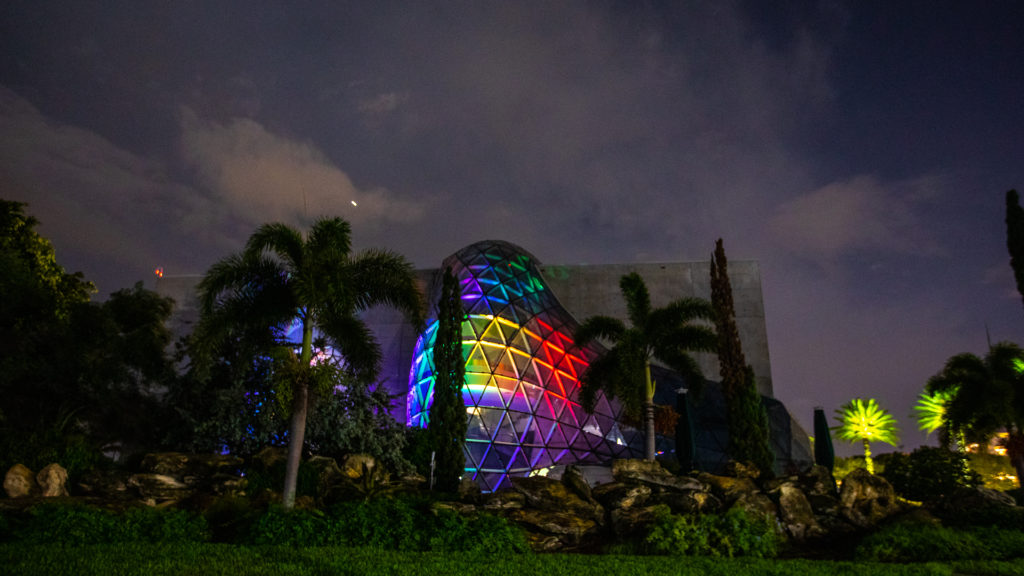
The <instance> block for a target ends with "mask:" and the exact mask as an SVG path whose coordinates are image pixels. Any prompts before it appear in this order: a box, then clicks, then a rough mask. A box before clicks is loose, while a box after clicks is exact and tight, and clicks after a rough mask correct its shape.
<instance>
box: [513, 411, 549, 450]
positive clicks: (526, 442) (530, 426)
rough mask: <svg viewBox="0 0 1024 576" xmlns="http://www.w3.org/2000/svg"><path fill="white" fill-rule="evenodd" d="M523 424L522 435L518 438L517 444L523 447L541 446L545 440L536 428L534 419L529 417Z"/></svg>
mask: <svg viewBox="0 0 1024 576" xmlns="http://www.w3.org/2000/svg"><path fill="white" fill-rule="evenodd" d="M524 424H525V425H524V426H521V428H522V429H523V433H522V435H521V436H520V437H519V443H520V444H522V445H523V446H543V445H544V444H545V440H546V439H545V438H544V435H543V434H542V433H541V431H540V428H538V427H537V420H536V418H532V417H530V418H528V420H527V422H525V423H524Z"/></svg>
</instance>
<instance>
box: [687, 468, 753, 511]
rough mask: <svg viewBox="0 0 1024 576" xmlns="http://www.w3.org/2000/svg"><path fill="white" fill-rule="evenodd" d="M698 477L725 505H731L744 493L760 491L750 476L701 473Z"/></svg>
mask: <svg viewBox="0 0 1024 576" xmlns="http://www.w3.org/2000/svg"><path fill="white" fill-rule="evenodd" d="M698 479H699V480H700V481H701V482H702V483H704V484H706V485H707V486H708V487H710V489H711V492H712V493H713V494H714V495H715V496H717V497H718V498H720V499H721V500H722V502H724V503H725V504H726V505H732V503H733V502H735V501H736V500H737V499H738V498H740V497H741V496H742V495H744V494H750V493H754V492H760V490H759V489H758V487H757V484H755V483H754V481H753V480H751V479H750V478H735V477H732V476H716V475H714V474H706V473H701V474H699V475H698Z"/></svg>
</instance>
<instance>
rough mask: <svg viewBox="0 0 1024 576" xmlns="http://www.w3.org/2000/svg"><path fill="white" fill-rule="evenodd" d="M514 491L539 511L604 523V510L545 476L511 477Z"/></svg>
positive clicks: (592, 501)
mask: <svg viewBox="0 0 1024 576" xmlns="http://www.w3.org/2000/svg"><path fill="white" fill-rule="evenodd" d="M509 480H510V482H511V484H512V489H513V490H515V491H516V492H519V493H521V494H523V496H525V497H526V504H527V505H528V506H529V507H531V508H535V509H538V510H555V511H558V512H559V513H565V514H571V515H576V516H579V517H580V518H582V519H587V520H593V521H594V522H596V523H602V524H603V523H604V508H603V507H602V506H601V505H600V504H598V503H597V502H596V501H594V500H593V499H591V501H589V502H588V501H586V500H584V499H583V498H581V497H580V496H578V495H576V494H575V493H573V492H571V491H569V489H568V488H567V487H566V486H565V484H563V483H561V482H559V481H558V480H553V479H551V478H546V477H544V476H531V477H528V478H523V477H515V476H513V477H509Z"/></svg>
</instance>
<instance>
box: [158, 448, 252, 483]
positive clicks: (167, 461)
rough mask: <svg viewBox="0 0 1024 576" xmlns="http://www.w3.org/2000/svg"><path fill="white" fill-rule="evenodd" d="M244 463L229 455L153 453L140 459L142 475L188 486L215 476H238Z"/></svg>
mask: <svg viewBox="0 0 1024 576" xmlns="http://www.w3.org/2000/svg"><path fill="white" fill-rule="evenodd" d="M243 463H244V461H243V460H242V459H241V458H239V457H238V456H232V455H230V454H184V453H181V452H153V453H150V454H146V455H145V456H144V457H143V458H142V464H141V466H140V469H141V471H142V472H143V473H148V474H161V475H164V476H172V477H174V478H179V479H181V480H182V481H184V482H185V483H186V484H189V485H198V484H203V483H204V481H205V480H206V479H208V478H210V477H212V476H214V475H217V474H230V475H233V476H237V475H238V471H239V470H240V469H241V467H242V464H243Z"/></svg>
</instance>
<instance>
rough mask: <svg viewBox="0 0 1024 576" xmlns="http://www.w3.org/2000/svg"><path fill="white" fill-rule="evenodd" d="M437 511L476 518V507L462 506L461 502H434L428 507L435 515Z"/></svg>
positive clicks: (470, 505)
mask: <svg viewBox="0 0 1024 576" xmlns="http://www.w3.org/2000/svg"><path fill="white" fill-rule="evenodd" d="M439 510H449V511H451V512H455V513H456V514H458V515H460V516H476V514H477V511H476V506H473V505H472V504H463V503H461V502H434V503H432V504H431V505H430V511H431V512H432V513H433V514H435V515H436V514H437V512H438V511H439Z"/></svg>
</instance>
